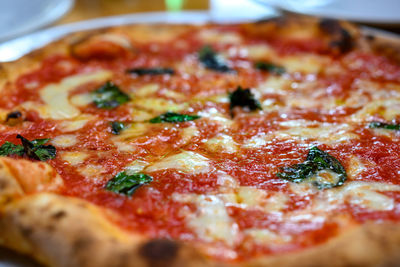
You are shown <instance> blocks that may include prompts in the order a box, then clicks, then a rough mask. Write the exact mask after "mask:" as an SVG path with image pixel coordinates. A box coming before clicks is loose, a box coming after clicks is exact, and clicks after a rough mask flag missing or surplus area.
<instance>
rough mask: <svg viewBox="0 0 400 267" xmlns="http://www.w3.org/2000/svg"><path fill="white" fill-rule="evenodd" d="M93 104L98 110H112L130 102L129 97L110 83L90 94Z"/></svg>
mask: <svg viewBox="0 0 400 267" xmlns="http://www.w3.org/2000/svg"><path fill="white" fill-rule="evenodd" d="M92 94H93V103H94V104H95V105H96V107H98V108H104V109H113V108H116V107H118V106H119V105H122V104H124V103H126V102H128V101H129V100H130V97H129V96H128V95H127V94H125V93H124V92H122V91H121V90H120V89H119V87H118V86H116V85H115V84H113V83H112V82H106V83H105V84H104V85H103V86H102V87H100V88H99V89H97V90H96V91H94V92H92Z"/></svg>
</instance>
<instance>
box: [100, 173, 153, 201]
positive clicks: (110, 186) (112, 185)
mask: <svg viewBox="0 0 400 267" xmlns="http://www.w3.org/2000/svg"><path fill="white" fill-rule="evenodd" d="M152 181H153V178H152V177H151V176H149V175H147V174H143V173H135V174H132V175H128V174H127V173H126V172H124V171H123V172H119V173H118V174H117V175H115V176H114V177H113V178H112V179H111V180H109V181H108V182H107V184H106V186H105V189H106V190H109V191H111V192H114V193H118V194H122V195H126V196H131V195H132V194H133V193H134V192H135V191H136V190H137V189H138V188H139V187H141V186H143V185H145V184H149V183H150V182H152Z"/></svg>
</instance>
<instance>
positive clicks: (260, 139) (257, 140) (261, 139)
mask: <svg viewBox="0 0 400 267" xmlns="http://www.w3.org/2000/svg"><path fill="white" fill-rule="evenodd" d="M272 139H273V135H266V134H265V133H260V134H257V135H255V136H252V137H251V138H249V139H247V140H245V141H244V142H243V147H244V148H260V147H263V146H265V145H266V144H267V142H268V141H270V140H272Z"/></svg>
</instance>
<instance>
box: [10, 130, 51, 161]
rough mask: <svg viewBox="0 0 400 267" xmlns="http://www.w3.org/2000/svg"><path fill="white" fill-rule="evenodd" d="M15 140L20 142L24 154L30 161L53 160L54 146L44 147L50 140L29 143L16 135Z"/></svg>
mask: <svg viewBox="0 0 400 267" xmlns="http://www.w3.org/2000/svg"><path fill="white" fill-rule="evenodd" d="M17 138H18V139H20V140H21V143H22V147H23V149H24V154H26V155H27V156H28V157H29V158H31V159H37V160H41V161H45V160H48V159H53V158H55V156H56V148H55V147H54V146H52V145H44V144H45V143H47V142H48V141H49V140H50V139H48V138H46V139H35V140H32V141H29V140H28V139H26V138H24V137H23V136H21V135H19V134H18V135H17Z"/></svg>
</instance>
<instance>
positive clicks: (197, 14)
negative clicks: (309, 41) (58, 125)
mask: <svg viewBox="0 0 400 267" xmlns="http://www.w3.org/2000/svg"><path fill="white" fill-rule="evenodd" d="M257 8H258V10H259V11H262V12H259V14H258V16H253V14H254V13H247V14H249V15H250V16H247V17H245V16H241V17H239V18H238V17H236V18H235V17H233V16H232V18H231V20H230V21H228V20H227V19H226V16H222V17H221V16H219V15H218V12H214V11H212V10H211V11H210V12H206V11H186V12H179V13H168V12H149V13H138V14H131V15H122V16H112V17H105V18H99V19H92V20H86V21H81V22H77V23H71V24H65V25H61V26H56V27H52V28H48V29H45V30H42V31H39V32H36V33H32V34H29V35H26V36H23V37H19V38H16V39H14V40H10V41H7V42H5V43H2V44H0V62H7V61H13V60H16V59H18V58H20V57H21V56H23V55H25V54H27V53H29V52H31V51H33V50H35V49H37V48H40V47H42V46H44V45H46V44H48V43H50V42H52V41H54V40H57V39H59V38H61V37H62V36H65V35H67V34H69V33H73V32H77V31H85V30H92V29H98V28H104V27H108V26H117V25H124V24H125V25H126V24H134V23H169V24H177V23H191V24H201V23H206V22H219V23H228V22H243V21H250V20H255V19H259V18H267V17H272V16H277V15H278V13H277V12H276V11H274V10H272V9H271V8H264V9H262V8H261V10H260V8H259V7H257Z"/></svg>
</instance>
